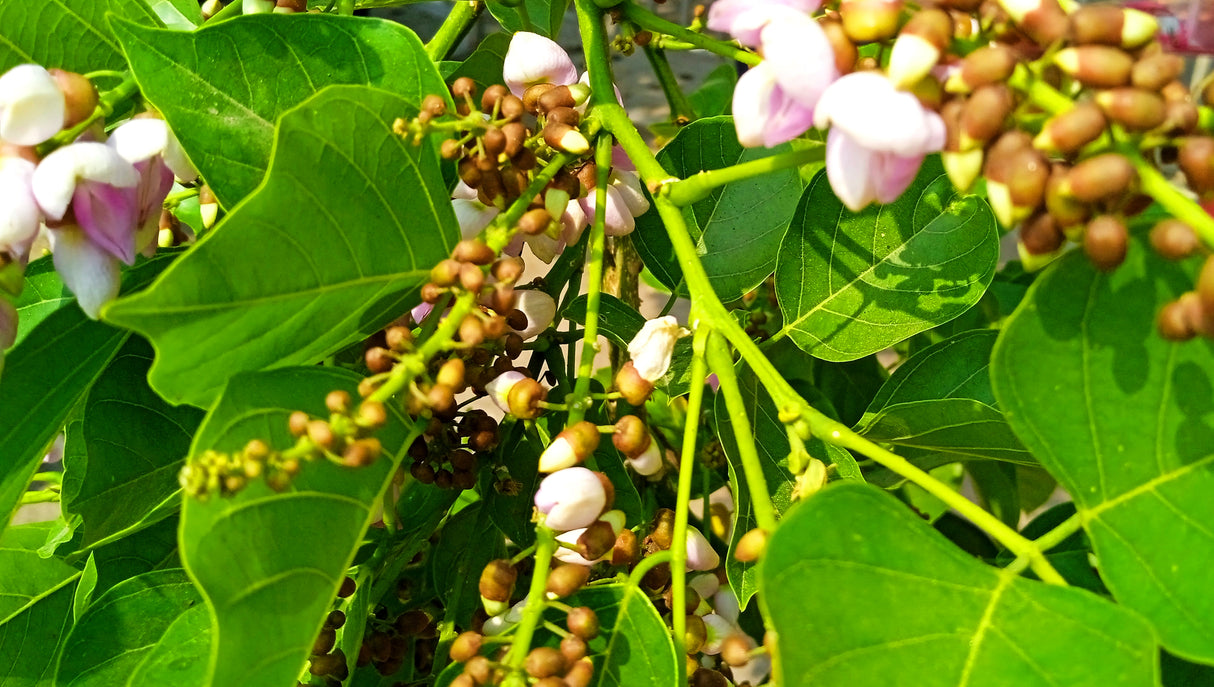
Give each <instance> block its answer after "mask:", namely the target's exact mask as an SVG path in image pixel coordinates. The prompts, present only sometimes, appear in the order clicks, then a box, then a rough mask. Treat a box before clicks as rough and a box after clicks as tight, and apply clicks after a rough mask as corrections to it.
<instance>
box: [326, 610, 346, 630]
mask: <svg viewBox="0 0 1214 687" xmlns="http://www.w3.org/2000/svg"><path fill="white" fill-rule="evenodd" d="M345 624H346V614H345V613H343V612H341V611H329V615H327V616H325V627H328V628H332V629H334V630H339V629H341V627H342V626H343V625H345Z"/></svg>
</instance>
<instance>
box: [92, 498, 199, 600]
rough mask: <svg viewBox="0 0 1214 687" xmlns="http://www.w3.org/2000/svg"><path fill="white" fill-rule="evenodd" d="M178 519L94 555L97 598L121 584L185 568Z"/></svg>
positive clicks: (168, 519)
mask: <svg viewBox="0 0 1214 687" xmlns="http://www.w3.org/2000/svg"><path fill="white" fill-rule="evenodd" d="M177 526H178V518H177V517H176V516H173V517H169V518H165V519H164V520H161V521H160V522H157V523H155V524H153V525H151V526H149V527H146V528H144V529H141V530H139V531H137V532H135V533H133V534H128V535H127V536H125V537H122V538H121V539H119V540H117V541H115V542H112V543H109V544H105V545H104V546H99V547H98V548H96V549H94V550H93V552H92V558H93V560H94V561H95V562H96V564H97V586H96V589H95V590H94V598H96V596H97V595H100V594H104V593H105V592H106V590H108V589H109V588H110V587H113V586H114V585H116V584H118V583H119V582H121V581H123V580H125V579H128V578H131V577H135V576H136V575H142V574H143V573H146V572H151V571H152V570H163V569H166V568H179V567H181V559H180V557H179V556H178V555H177Z"/></svg>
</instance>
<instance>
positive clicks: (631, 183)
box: [611, 169, 649, 217]
mask: <svg viewBox="0 0 1214 687" xmlns="http://www.w3.org/2000/svg"><path fill="white" fill-rule="evenodd" d="M611 186H612V188H614V189H615V190H616V192H617V193H619V194H620V198H621V199H622V200H623V201H624V205H626V206H628V212H629V213H630V214H631V215H632V216H633V217H640V216H641V215H643V214H645V213H646V212H648V211H649V200H648V199H646V198H645V192H644V191H643V190H642V189H641V178H640V177H639V176H637V174H636V172H629V171H627V170H622V169H614V170H612V172H611Z"/></svg>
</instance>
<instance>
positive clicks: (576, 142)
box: [544, 122, 590, 155]
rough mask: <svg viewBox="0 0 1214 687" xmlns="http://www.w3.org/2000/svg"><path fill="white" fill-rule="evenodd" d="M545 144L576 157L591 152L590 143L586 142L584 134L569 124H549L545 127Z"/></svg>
mask: <svg viewBox="0 0 1214 687" xmlns="http://www.w3.org/2000/svg"><path fill="white" fill-rule="evenodd" d="M544 142H545V143H547V144H548V145H550V146H552V147H553V148H556V149H557V150H563V151H565V152H566V153H572V154H574V155H585V154H586V153H588V152H590V141H587V140H586V137H585V136H583V135H582V132H580V131H578V130H577V129H574V128H573V127H571V126H569V125H568V124H560V123H558V122H551V123H549V124H548V125H547V126H545V127H544Z"/></svg>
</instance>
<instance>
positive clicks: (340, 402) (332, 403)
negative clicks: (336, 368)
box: [325, 389, 350, 414]
mask: <svg viewBox="0 0 1214 687" xmlns="http://www.w3.org/2000/svg"><path fill="white" fill-rule="evenodd" d="M325 407H326V408H328V409H329V412H330V413H338V414H344V413H346V412H347V411H349V410H350V392H348V391H342V390H341V389H335V390H333V391H330V392H329V394H328V395H327V396H325Z"/></svg>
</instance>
